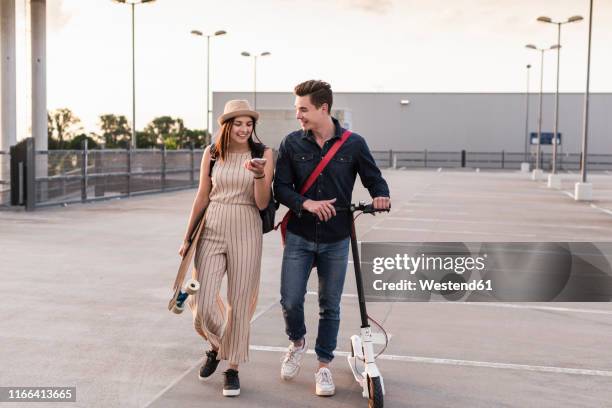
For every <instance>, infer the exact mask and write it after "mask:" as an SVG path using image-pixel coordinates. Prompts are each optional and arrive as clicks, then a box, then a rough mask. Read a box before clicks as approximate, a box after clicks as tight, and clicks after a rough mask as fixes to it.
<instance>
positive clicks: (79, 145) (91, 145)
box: [68, 133, 98, 150]
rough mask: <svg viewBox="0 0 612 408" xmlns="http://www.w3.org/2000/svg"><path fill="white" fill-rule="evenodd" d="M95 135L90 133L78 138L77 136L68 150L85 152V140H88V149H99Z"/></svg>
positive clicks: (82, 134) (69, 144)
mask: <svg viewBox="0 0 612 408" xmlns="http://www.w3.org/2000/svg"><path fill="white" fill-rule="evenodd" d="M95 136H96V135H95V134H94V133H90V134H89V135H86V134H85V133H81V134H80V135H78V136H75V137H74V138H73V139H72V140H71V141H70V143H68V149H70V150H83V140H85V139H87V149H97V148H98V143H97V142H96V139H95Z"/></svg>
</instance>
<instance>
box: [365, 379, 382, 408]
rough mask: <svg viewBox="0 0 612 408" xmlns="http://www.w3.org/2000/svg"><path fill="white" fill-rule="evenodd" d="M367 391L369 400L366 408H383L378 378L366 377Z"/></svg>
mask: <svg viewBox="0 0 612 408" xmlns="http://www.w3.org/2000/svg"><path fill="white" fill-rule="evenodd" d="M368 389H369V391H370V399H369V400H368V408H383V406H384V396H383V390H382V385H381V384H380V377H374V378H372V377H368Z"/></svg>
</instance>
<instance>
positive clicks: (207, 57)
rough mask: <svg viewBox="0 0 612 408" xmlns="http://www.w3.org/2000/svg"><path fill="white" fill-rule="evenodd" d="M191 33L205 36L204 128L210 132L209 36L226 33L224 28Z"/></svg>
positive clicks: (192, 31)
mask: <svg viewBox="0 0 612 408" xmlns="http://www.w3.org/2000/svg"><path fill="white" fill-rule="evenodd" d="M191 34H193V35H197V36H199V37H206V111H205V112H206V114H205V116H206V123H205V126H206V127H205V129H206V131H207V132H208V133H209V134H211V132H210V129H209V127H210V122H211V120H210V115H211V113H212V110H211V109H210V37H218V36H220V35H225V34H227V31H224V30H218V31H215V32H214V33H213V34H204V33H202V31H199V30H191Z"/></svg>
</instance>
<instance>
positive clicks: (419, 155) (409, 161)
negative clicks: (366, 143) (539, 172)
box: [372, 150, 612, 171]
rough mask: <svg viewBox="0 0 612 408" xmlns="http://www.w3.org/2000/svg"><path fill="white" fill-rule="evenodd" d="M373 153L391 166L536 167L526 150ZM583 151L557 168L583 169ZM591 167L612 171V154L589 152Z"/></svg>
mask: <svg viewBox="0 0 612 408" xmlns="http://www.w3.org/2000/svg"><path fill="white" fill-rule="evenodd" d="M372 156H373V157H374V160H375V161H376V163H377V165H378V166H379V167H387V168H402V167H403V168H421V167H432V168H439V167H444V168H462V167H468V168H480V169H508V170H519V169H520V168H521V163H523V162H526V163H529V164H530V166H531V168H534V167H535V161H536V158H535V155H531V154H529V155H527V158H525V154H524V153H523V152H520V153H519V152H506V151H504V150H502V151H499V152H469V151H466V150H461V151H452V152H450V151H447V152H444V151H429V150H413V151H406V150H375V151H372ZM580 158H581V155H580V153H562V154H561V153H558V154H557V169H558V170H562V171H579V170H580ZM540 168H541V169H543V170H551V169H552V154H551V153H542V154H541V155H540ZM588 169H589V170H594V171H603V170H612V154H589V157H588Z"/></svg>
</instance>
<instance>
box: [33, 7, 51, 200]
mask: <svg viewBox="0 0 612 408" xmlns="http://www.w3.org/2000/svg"><path fill="white" fill-rule="evenodd" d="M46 15H47V1H46V0H30V27H31V33H32V34H31V50H32V52H31V58H32V60H31V64H32V65H31V67H32V99H31V100H32V137H33V138H34V141H35V146H36V150H48V146H49V144H48V140H47V137H48V136H47V18H46ZM48 163H49V156H48V155H46V154H37V155H36V166H35V168H36V177H47V176H48V174H49V165H48ZM48 187H49V186H48V183H47V182H41V183H38V185H37V187H36V189H37V191H38V196H39V198H40V200H41V201H46V200H47V199H48Z"/></svg>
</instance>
